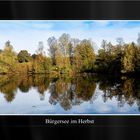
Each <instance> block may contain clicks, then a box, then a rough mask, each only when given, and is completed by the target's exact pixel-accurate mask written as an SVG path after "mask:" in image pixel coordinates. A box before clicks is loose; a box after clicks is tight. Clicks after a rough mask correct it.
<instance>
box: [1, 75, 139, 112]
mask: <svg viewBox="0 0 140 140" xmlns="http://www.w3.org/2000/svg"><path fill="white" fill-rule="evenodd" d="M31 88H34V89H37V92H38V94H39V97H40V100H45V94H49V100H48V102H49V104H51V105H53V106H55V105H57V104H59V105H60V106H61V108H63V109H64V110H65V111H68V110H71V109H72V108H73V106H76V105H78V106H80V105H81V104H82V103H85V102H89V104H93V103H94V102H95V101H96V100H97V101H98V98H99V96H101V97H102V101H103V102H104V103H108V102H109V101H111V100H112V99H113V98H115V99H116V101H117V104H118V106H119V107H120V108H123V107H124V106H125V104H127V105H129V106H130V107H132V106H133V105H134V104H136V106H137V109H138V110H139V111H140V82H139V78H138V77H137V78H134V77H108V76H104V75H84V76H76V77H67V76H63V77H59V78H58V77H57V78H50V77H49V75H42V74H38V75H32V76H29V75H24V76H21V75H14V76H13V75H0V92H1V94H3V95H4V98H5V100H6V101H7V103H11V102H13V101H14V100H15V99H16V95H17V94H18V91H19V90H20V92H22V94H26V93H29V91H30V90H31ZM46 91H48V92H46ZM98 92H102V94H99V96H98ZM25 102H26V101H25ZM31 102H32V101H31Z"/></svg>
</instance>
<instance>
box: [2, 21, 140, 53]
mask: <svg viewBox="0 0 140 140" xmlns="http://www.w3.org/2000/svg"><path fill="white" fill-rule="evenodd" d="M63 33H68V34H70V35H71V37H72V38H79V39H91V40H92V41H93V42H95V43H96V46H95V47H94V49H95V51H97V50H98V49H99V48H100V44H101V41H102V40H103V39H105V40H107V41H111V42H112V43H113V44H115V43H116V38H118V37H122V38H123V39H124V41H125V42H132V41H134V42H136V40H137V36H138V33H140V21H139V20H137V21H136V20H135V21H134V20H132V21H130V20H0V49H3V47H4V43H5V42H6V41H7V40H10V41H11V44H12V45H13V46H14V49H15V51H17V52H19V51H20V50H23V49H27V50H28V51H29V52H30V53H34V52H35V51H36V50H37V47H38V42H39V41H43V43H44V47H45V50H46V52H47V49H48V45H47V39H48V37H51V36H55V37H56V38H59V37H60V36H61V34H63Z"/></svg>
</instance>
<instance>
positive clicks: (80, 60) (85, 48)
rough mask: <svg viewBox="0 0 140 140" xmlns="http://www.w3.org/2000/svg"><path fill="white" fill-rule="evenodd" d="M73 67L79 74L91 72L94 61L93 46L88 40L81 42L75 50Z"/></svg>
mask: <svg viewBox="0 0 140 140" xmlns="http://www.w3.org/2000/svg"><path fill="white" fill-rule="evenodd" d="M74 57H75V66H76V70H78V71H80V72H84V71H91V69H92V68H93V64H94V61H95V53H94V49H93V44H92V42H91V41H90V40H83V41H81V42H80V44H78V45H77V46H76V48H75V54H74Z"/></svg>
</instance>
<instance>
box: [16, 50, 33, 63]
mask: <svg viewBox="0 0 140 140" xmlns="http://www.w3.org/2000/svg"><path fill="white" fill-rule="evenodd" d="M17 58H18V61H19V62H20V63H22V62H29V61H30V60H31V59H32V58H31V55H30V54H29V53H28V51H27V50H21V51H20V52H19V53H18V55H17Z"/></svg>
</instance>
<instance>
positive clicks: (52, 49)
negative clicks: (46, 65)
mask: <svg viewBox="0 0 140 140" xmlns="http://www.w3.org/2000/svg"><path fill="white" fill-rule="evenodd" d="M47 41H48V45H49V49H48V51H49V55H50V57H51V60H52V64H53V65H56V53H57V49H58V48H57V47H58V46H57V39H56V38H55V37H50V38H48V40H47Z"/></svg>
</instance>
